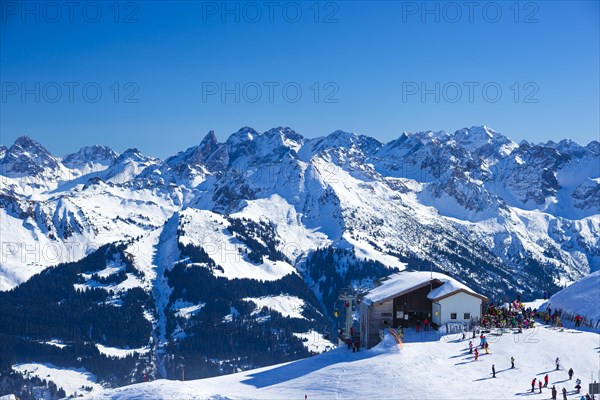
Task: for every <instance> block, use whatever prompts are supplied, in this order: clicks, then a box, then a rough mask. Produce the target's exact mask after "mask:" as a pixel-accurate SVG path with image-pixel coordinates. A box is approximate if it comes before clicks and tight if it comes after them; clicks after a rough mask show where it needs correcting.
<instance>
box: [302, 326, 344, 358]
mask: <svg viewBox="0 0 600 400" xmlns="http://www.w3.org/2000/svg"><path fill="white" fill-rule="evenodd" d="M294 336H296V337H297V338H298V339H300V340H302V343H303V344H304V347H306V349H307V350H308V351H310V352H311V353H313V354H320V353H324V352H326V351H329V350H332V349H334V348H335V346H334V345H333V343H331V341H330V340H328V339H326V338H325V336H323V334H322V333H319V332H317V331H313V330H311V331H308V332H304V333H294Z"/></svg>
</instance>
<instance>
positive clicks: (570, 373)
mask: <svg viewBox="0 0 600 400" xmlns="http://www.w3.org/2000/svg"><path fill="white" fill-rule="evenodd" d="M573 373H574V372H573V368H569V380H571V379H573Z"/></svg>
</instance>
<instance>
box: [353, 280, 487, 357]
mask: <svg viewBox="0 0 600 400" xmlns="http://www.w3.org/2000/svg"><path fill="white" fill-rule="evenodd" d="M487 302H488V299H487V298H486V297H485V296H482V295H480V294H478V293H476V292H475V291H474V290H472V289H470V288H469V287H467V286H466V285H464V284H462V283H460V282H458V281H457V280H456V279H453V278H451V277H449V276H448V275H444V274H441V273H438V272H421V271H402V272H398V273H396V274H393V275H390V276H388V277H387V278H384V279H382V280H380V281H379V286H376V287H375V288H373V289H371V290H370V291H369V292H367V293H366V294H365V296H364V297H363V299H362V301H361V302H360V336H361V337H360V341H361V344H362V346H366V347H367V348H371V347H373V346H375V345H376V344H378V343H379V341H380V340H381V339H380V334H379V332H380V331H381V330H382V329H386V328H399V327H402V328H408V327H415V326H416V325H417V323H419V324H420V325H421V328H422V329H424V328H425V326H424V321H425V320H427V321H428V322H429V325H431V326H433V327H437V326H440V325H444V324H447V323H469V322H471V321H473V320H478V319H479V318H481V314H482V308H483V305H484V304H485V303H487Z"/></svg>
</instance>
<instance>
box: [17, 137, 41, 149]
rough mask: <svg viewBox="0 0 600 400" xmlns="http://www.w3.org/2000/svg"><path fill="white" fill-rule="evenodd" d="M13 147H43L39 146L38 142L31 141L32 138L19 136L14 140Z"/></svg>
mask: <svg viewBox="0 0 600 400" xmlns="http://www.w3.org/2000/svg"><path fill="white" fill-rule="evenodd" d="M14 146H19V147H22V148H29V147H43V146H42V145H41V144H39V143H38V142H36V141H35V140H33V139H32V138H30V137H29V136H27V135H23V136H19V137H18V138H17V139H16V140H15V143H14Z"/></svg>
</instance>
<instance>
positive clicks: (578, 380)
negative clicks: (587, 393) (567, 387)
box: [575, 378, 581, 394]
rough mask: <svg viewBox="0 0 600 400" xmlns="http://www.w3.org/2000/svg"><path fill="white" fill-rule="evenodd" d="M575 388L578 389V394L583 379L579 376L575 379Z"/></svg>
mask: <svg viewBox="0 0 600 400" xmlns="http://www.w3.org/2000/svg"><path fill="white" fill-rule="evenodd" d="M575 389H577V394H579V392H580V391H581V379H579V378H577V380H576V381H575Z"/></svg>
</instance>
